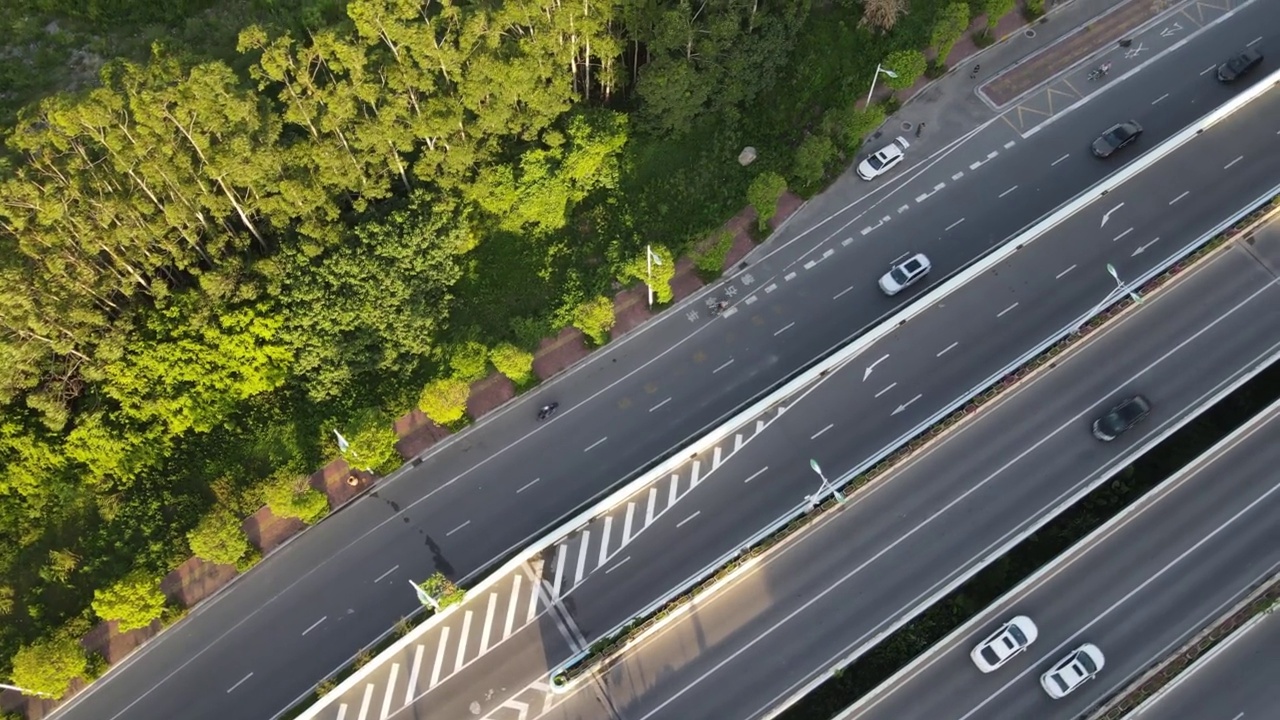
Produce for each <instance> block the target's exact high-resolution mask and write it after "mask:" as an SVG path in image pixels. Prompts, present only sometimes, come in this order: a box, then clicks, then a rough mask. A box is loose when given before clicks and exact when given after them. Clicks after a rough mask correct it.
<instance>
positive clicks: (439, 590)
mask: <svg viewBox="0 0 1280 720" xmlns="http://www.w3.org/2000/svg"><path fill="white" fill-rule="evenodd" d="M421 587H422V590H423V592H425V593H426V594H428V595H430V596H431V599H433V600H435V601H436V603H438V604H439V605H440V609H441V610H443V609H445V608H447V607H449V606H450V605H457V604H458V603H460V602H462V601H463V600H464V599H465V598H466V597H467V591H466V590H463V589H462V588H459V587H458V586H457V585H454V584H453V581H452V580H450V579H449V578H447V577H445V576H444V573H440V572H436V573H433V574H432V575H431V577H429V578H427V579H426V580H423V581H422V584H421Z"/></svg>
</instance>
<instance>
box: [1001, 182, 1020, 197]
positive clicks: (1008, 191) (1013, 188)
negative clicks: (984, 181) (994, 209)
mask: <svg viewBox="0 0 1280 720" xmlns="http://www.w3.org/2000/svg"><path fill="white" fill-rule="evenodd" d="M1017 189H1018V186H1017V185H1014V186H1013V187H1011V188H1009V189H1008V190H1005V191H1004V192H1002V193H1000V197H1004V196H1005V195H1008V194H1009V193H1011V192H1013V191H1014V190H1017Z"/></svg>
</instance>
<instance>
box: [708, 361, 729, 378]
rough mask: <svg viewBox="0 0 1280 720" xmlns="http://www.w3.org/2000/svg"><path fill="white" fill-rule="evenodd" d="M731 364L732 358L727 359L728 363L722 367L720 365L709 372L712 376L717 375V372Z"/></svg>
mask: <svg viewBox="0 0 1280 720" xmlns="http://www.w3.org/2000/svg"><path fill="white" fill-rule="evenodd" d="M732 364H733V358H729V361H728V362H726V363H724V364H723V365H721V366H720V367H718V368H716V369H715V370H712V371H711V374H712V375H715V374H716V373H718V372H720V371H721V370H723V369H725V368H727V367H729V366H730V365H732Z"/></svg>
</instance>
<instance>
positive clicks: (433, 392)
mask: <svg viewBox="0 0 1280 720" xmlns="http://www.w3.org/2000/svg"><path fill="white" fill-rule="evenodd" d="M469 397H471V384H470V383H468V382H467V381H465V380H459V379H458V378H441V379H439V380H432V381H431V382H429V383H427V386H426V387H424V388H423V389H422V395H421V397H419V398H418V408H419V409H420V410H422V412H423V413H424V414H425V415H426V416H427V417H429V418H431V420H432V421H433V422H435V423H436V424H437V425H451V424H453V423H456V422H457V421H459V420H461V419H462V417H463V416H464V415H466V414H467V398H469Z"/></svg>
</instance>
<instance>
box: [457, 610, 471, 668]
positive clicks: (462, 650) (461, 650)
mask: <svg viewBox="0 0 1280 720" xmlns="http://www.w3.org/2000/svg"><path fill="white" fill-rule="evenodd" d="M471 615H472V612H471V611H470V610H468V611H466V612H465V613H463V614H462V637H460V638H458V655H457V658H456V659H455V660H454V663H453V671H454V672H458V671H459V670H461V669H462V663H463V661H465V660H466V659H467V636H468V635H470V634H471Z"/></svg>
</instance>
